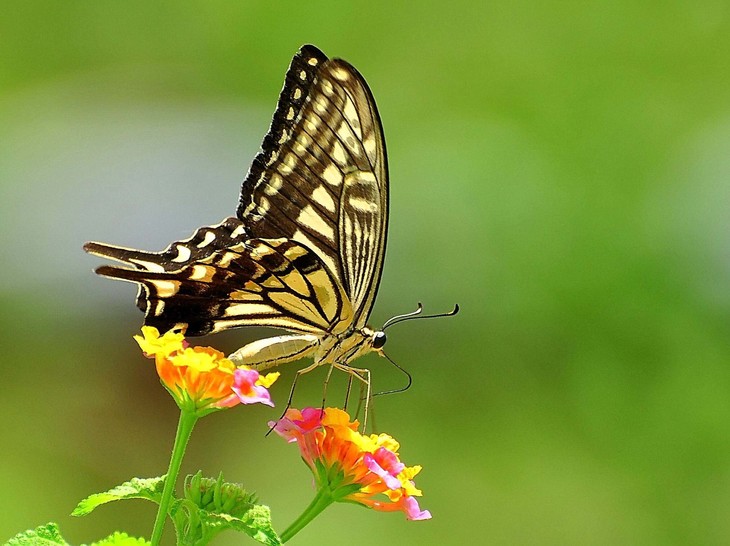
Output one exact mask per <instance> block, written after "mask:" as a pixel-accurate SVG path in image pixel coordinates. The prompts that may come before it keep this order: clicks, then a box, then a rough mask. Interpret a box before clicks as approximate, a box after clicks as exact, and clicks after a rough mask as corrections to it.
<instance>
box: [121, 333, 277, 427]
mask: <svg viewBox="0 0 730 546" xmlns="http://www.w3.org/2000/svg"><path fill="white" fill-rule="evenodd" d="M134 339H135V340H136V341H137V343H138V344H139V346H140V347H141V348H142V351H144V353H145V355H146V356H147V357H148V358H154V359H155V365H156V367H157V374H158V375H159V376H160V381H161V382H162V384H163V385H164V386H165V388H166V389H167V390H168V391H169V392H170V394H171V395H172V397H173V398H174V399H175V401H176V402H177V404H178V406H180V409H183V410H188V411H193V412H196V413H198V414H199V415H204V414H207V413H210V412H211V411H215V410H218V409H223V408H229V407H232V406H235V405H237V404H254V403H256V402H260V403H262V404H266V405H269V406H273V405H274V404H273V403H272V402H271V396H270V395H269V391H268V390H267V387H269V386H270V385H271V384H272V383H273V382H274V381H276V379H277V377H278V375H279V374H278V373H273V374H267V375H266V376H260V375H259V373H258V372H257V371H256V370H251V369H250V368H248V367H245V366H242V367H240V368H236V366H235V365H234V364H233V362H231V361H230V360H228V359H227V358H225V355H224V354H223V353H221V352H220V351H217V350H215V349H213V348H212V347H188V346H187V342H185V340H184V338H183V336H182V334H180V333H175V332H172V331H170V332H166V333H165V334H163V335H162V336H161V335H160V333H159V332H158V331H157V329H156V328H152V327H150V326H143V327H142V335H141V336H134Z"/></svg>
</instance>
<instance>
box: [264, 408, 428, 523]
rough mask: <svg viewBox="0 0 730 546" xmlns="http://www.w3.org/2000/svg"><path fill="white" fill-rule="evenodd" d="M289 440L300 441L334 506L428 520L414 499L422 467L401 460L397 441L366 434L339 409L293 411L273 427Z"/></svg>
mask: <svg viewBox="0 0 730 546" xmlns="http://www.w3.org/2000/svg"><path fill="white" fill-rule="evenodd" d="M270 424H271V425H272V426H273V427H274V430H275V431H276V432H277V433H278V434H279V435H280V436H281V437H283V438H284V439H286V440H287V441H289V442H296V443H297V444H298V446H299V450H300V452H301V455H302V458H303V459H304V461H305V462H306V463H307V465H308V466H309V468H310V469H311V470H312V472H313V474H314V477H315V481H316V484H317V488H318V490H319V493H320V494H321V493H322V492H324V493H326V494H328V496H329V497H330V498H331V500H332V501H333V502H335V501H340V502H354V503H357V504H361V505H364V506H367V507H369V508H373V509H375V510H380V511H383V512H392V511H402V512H404V513H405V514H406V517H407V519H410V520H423V519H430V518H431V513H430V512H429V511H428V510H421V508H420V507H419V505H418V501H417V500H416V498H415V497H418V496H421V491H420V490H419V489H418V488H416V486H415V483H414V482H413V478H414V477H415V476H416V475H417V474H418V473H419V472H420V471H421V467H420V466H411V467H408V466H406V465H405V464H403V463H402V462H401V461H400V458H399V455H398V449H399V448H400V445H399V444H398V442H397V441H396V440H395V439H394V438H392V437H391V436H389V435H387V434H371V435H363V434H360V433H359V432H358V430H357V429H358V425H359V424H358V422H357V421H352V422H351V421H350V417H349V415H348V414H347V413H346V412H345V411H343V410H341V409H337V408H326V409H315V408H305V409H303V410H301V411H300V410H297V409H289V410H288V411H287V412H286V414H285V416H284V418H282V419H280V420H279V421H278V422H277V423H270Z"/></svg>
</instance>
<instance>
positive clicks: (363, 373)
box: [332, 363, 372, 431]
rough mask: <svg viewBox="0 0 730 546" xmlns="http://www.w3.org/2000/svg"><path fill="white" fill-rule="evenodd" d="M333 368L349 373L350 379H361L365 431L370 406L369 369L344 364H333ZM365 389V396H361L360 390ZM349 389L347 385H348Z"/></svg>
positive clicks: (363, 426) (363, 427) (363, 428)
mask: <svg viewBox="0 0 730 546" xmlns="http://www.w3.org/2000/svg"><path fill="white" fill-rule="evenodd" d="M332 367H333V368H337V369H338V370H342V371H343V372H345V373H348V374H349V375H350V380H352V379H353V378H355V379H358V380H360V381H361V383H362V385H361V388H360V393H361V395H360V403H362V400H363V398H364V400H365V411H364V412H363V420H362V430H363V431H365V427H366V425H367V421H368V409H369V407H370V398H371V397H372V394H371V391H370V384H371V382H370V370H368V369H367V368H353V367H352V366H347V365H346V364H337V363H335V364H333V365H332ZM363 389H364V390H365V396H364V397H363V396H362V391H363ZM348 391H349V386H348ZM359 411H360V408H359V404H358V413H359Z"/></svg>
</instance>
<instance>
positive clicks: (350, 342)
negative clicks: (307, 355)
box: [312, 326, 377, 365]
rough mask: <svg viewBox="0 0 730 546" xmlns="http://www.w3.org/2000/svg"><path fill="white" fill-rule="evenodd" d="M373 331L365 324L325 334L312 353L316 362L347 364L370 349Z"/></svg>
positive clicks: (372, 348)
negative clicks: (361, 326)
mask: <svg viewBox="0 0 730 546" xmlns="http://www.w3.org/2000/svg"><path fill="white" fill-rule="evenodd" d="M374 336H375V331H374V330H373V329H372V328H369V327H367V326H365V327H364V328H361V329H352V330H347V331H345V332H344V333H342V334H339V335H333V336H327V337H325V338H323V339H322V340H321V341H320V344H319V346H318V347H317V349H316V351H315V352H314V354H313V355H312V356H313V358H314V362H315V363H316V364H341V365H347V364H348V363H349V362H351V361H353V360H355V359H356V358H358V357H360V356H362V355H365V354H367V353H369V352H371V351H374V350H377V349H375V348H374V347H373V339H374Z"/></svg>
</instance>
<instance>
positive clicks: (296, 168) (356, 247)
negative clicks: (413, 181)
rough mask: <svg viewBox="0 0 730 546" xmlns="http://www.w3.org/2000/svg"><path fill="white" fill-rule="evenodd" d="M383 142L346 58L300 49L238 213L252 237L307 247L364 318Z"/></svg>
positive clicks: (375, 257) (373, 285)
mask: <svg viewBox="0 0 730 546" xmlns="http://www.w3.org/2000/svg"><path fill="white" fill-rule="evenodd" d="M387 184H388V180H387V162H386V155H385V143H384V139H383V133H382V128H381V125H380V120H379V117H378V113H377V110H376V107H375V102H374V100H373V98H372V95H371V94H370V91H369V89H368V87H367V85H366V83H365V81H364V80H363V78H362V76H360V74H359V73H358V72H357V70H355V68H353V67H352V66H351V65H349V64H348V63H346V62H345V61H341V60H338V59H333V60H326V58H325V57H324V55H323V54H322V53H321V52H319V51H318V50H317V49H316V48H314V47H312V46H305V47H304V48H302V50H301V51H300V52H299V54H298V55H297V56H296V57H295V58H294V60H293V61H292V65H291V67H290V68H289V72H288V73H287V77H286V83H285V86H284V89H283V90H282V93H281V96H280V98H279V104H278V106H277V110H276V114H275V116H274V120H273V122H272V125H271V129H270V130H269V134H268V135H267V136H266V138H265V139H264V144H263V149H262V152H261V153H260V154H259V155H258V156H257V157H256V159H255V160H254V163H253V165H252V167H251V170H250V172H249V174H248V176H247V177H246V180H245V181H244V183H243V187H242V192H241V203H240V206H239V211H238V214H239V217H240V218H241V220H242V221H243V222H244V223H245V224H246V226H247V228H248V229H249V230H250V231H251V232H252V233H253V234H255V235H256V236H258V237H282V236H284V237H289V238H291V239H293V240H295V241H298V242H300V243H302V244H304V245H305V246H307V247H308V248H311V249H312V250H314V251H315V252H316V253H317V254H318V255H319V256H321V258H322V260H323V262H324V263H325V265H326V267H327V268H328V269H329V270H330V271H331V272H332V273H333V274H334V275H335V276H336V278H337V279H338V280H339V282H340V283H341V285H342V287H343V288H344V290H345V292H346V294H347V296H348V298H349V300H350V301H351V303H352V307H353V309H354V316H353V317H352V320H353V324H355V326H357V327H360V326H362V325H364V323H365V321H366V320H367V316H368V314H369V312H370V309H371V307H372V304H373V300H374V298H375V293H376V291H377V284H378V282H379V279H380V273H381V269H382V262H383V255H384V252H385V236H386V230H387V212H388V211H387V208H388V186H387Z"/></svg>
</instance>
